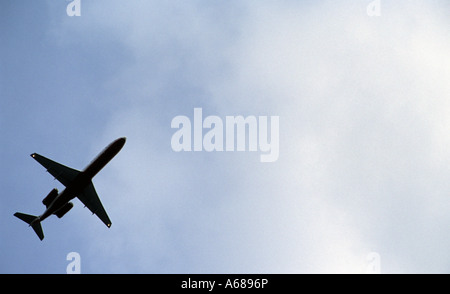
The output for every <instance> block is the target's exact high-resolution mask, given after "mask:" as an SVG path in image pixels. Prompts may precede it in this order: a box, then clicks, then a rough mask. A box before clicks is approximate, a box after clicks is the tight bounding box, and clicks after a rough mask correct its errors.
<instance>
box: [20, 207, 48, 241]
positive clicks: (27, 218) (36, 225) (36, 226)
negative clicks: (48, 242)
mask: <svg viewBox="0 0 450 294" xmlns="http://www.w3.org/2000/svg"><path fill="white" fill-rule="evenodd" d="M14 216H15V217H17V218H19V219H21V220H23V221H24V222H26V223H27V224H29V225H30V226H31V227H32V228H33V230H34V232H35V233H36V234H37V235H38V237H39V239H40V240H41V241H42V240H43V239H44V232H43V231H42V226H41V221H40V220H39V217H37V216H35V215H30V214H25V213H20V212H16V213H15V214H14Z"/></svg>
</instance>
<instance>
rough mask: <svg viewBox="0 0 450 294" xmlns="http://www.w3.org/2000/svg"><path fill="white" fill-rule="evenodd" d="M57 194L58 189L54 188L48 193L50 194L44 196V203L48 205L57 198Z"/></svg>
mask: <svg viewBox="0 0 450 294" xmlns="http://www.w3.org/2000/svg"><path fill="white" fill-rule="evenodd" d="M56 196H58V189H56V188H55V189H53V190H51V191H50V193H48V195H47V196H46V197H45V198H44V200H42V203H43V204H44V205H45V206H46V207H48V206H49V205H50V204H51V203H52V202H53V200H55V198H56Z"/></svg>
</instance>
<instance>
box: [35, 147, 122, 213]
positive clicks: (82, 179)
mask: <svg viewBox="0 0 450 294" xmlns="http://www.w3.org/2000/svg"><path fill="white" fill-rule="evenodd" d="M125 141H126V139H125V138H119V139H117V140H115V141H114V142H112V143H111V144H110V145H108V146H107V147H106V148H105V149H104V150H103V151H102V152H101V153H100V154H99V155H98V156H97V157H96V158H95V159H94V160H93V161H92V162H91V163H90V164H89V165H88V166H87V167H86V168H85V169H84V170H83V171H82V172H80V173H79V174H78V175H77V176H76V177H75V179H74V180H73V181H72V182H71V183H70V184H69V185H68V186H67V187H66V188H65V189H64V190H63V191H62V192H61V193H59V194H58V195H57V196H56V197H55V199H54V200H53V201H52V202H51V203H50V204H49V205H48V207H47V209H46V210H45V211H44V213H43V214H42V215H40V216H39V217H38V218H37V219H36V220H35V221H39V222H41V221H43V220H44V219H46V218H47V217H49V216H50V215H52V214H55V213H56V212H57V211H58V210H60V209H61V208H63V207H64V206H65V205H67V204H68V203H69V201H70V200H72V199H73V198H75V197H77V195H79V194H80V193H82V191H83V190H84V189H85V188H86V187H87V186H88V185H89V184H90V183H91V180H92V178H93V177H94V176H95V175H96V174H97V173H98V172H99V171H100V170H101V169H102V168H104V167H105V165H106V164H108V162H109V161H111V159H113V158H114V156H116V155H117V153H119V151H120V150H121V149H122V147H123V145H124V144H125Z"/></svg>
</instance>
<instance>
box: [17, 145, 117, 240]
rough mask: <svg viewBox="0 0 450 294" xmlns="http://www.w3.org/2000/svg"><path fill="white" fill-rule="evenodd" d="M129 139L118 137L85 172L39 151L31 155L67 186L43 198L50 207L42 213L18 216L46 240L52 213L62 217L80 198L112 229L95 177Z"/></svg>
mask: <svg viewBox="0 0 450 294" xmlns="http://www.w3.org/2000/svg"><path fill="white" fill-rule="evenodd" d="M125 141H126V138H125V137H122V138H119V139H116V140H115V141H114V142H112V143H111V144H109V145H108V146H107V147H106V148H105V149H104V150H103V151H102V152H101V153H100V154H99V155H98V156H97V157H96V158H95V159H94V160H93V161H92V162H91V163H90V164H89V165H88V166H87V167H86V168H85V169H84V170H83V171H78V170H76V169H73V168H70V167H67V166H64V165H62V164H60V163H57V162H55V161H52V160H50V159H48V158H45V157H44V156H41V155H39V154H37V153H33V154H31V157H32V158H34V159H35V160H36V161H37V162H39V163H40V164H41V165H42V166H44V167H45V168H46V169H47V171H48V172H49V173H50V174H51V175H52V176H54V177H55V179H56V180H58V181H59V182H61V184H63V185H64V186H65V187H66V188H65V189H64V190H63V191H62V192H61V193H59V194H58V189H56V188H55V189H53V190H52V191H50V193H49V194H48V195H47V196H46V197H45V198H44V200H42V203H43V204H44V205H45V207H46V209H45V211H44V213H43V214H42V215H40V216H35V215H29V214H24V213H21V212H16V213H15V214H14V216H16V217H17V218H19V219H21V220H23V221H24V222H26V223H28V225H29V226H31V227H32V228H33V230H34V231H35V233H36V234H37V235H38V237H39V239H40V240H41V241H42V240H43V239H44V232H43V231H42V226H41V222H42V221H43V220H44V219H46V218H47V217H49V216H51V215H52V214H54V215H56V216H57V217H58V218H62V217H63V216H64V215H65V214H66V213H67V212H68V211H69V210H70V209H71V208H72V207H73V203H72V202H70V200H72V199H73V198H75V197H78V199H79V200H80V201H81V202H82V203H83V204H84V207H87V208H88V209H89V210H90V211H91V212H92V214H96V215H97V216H98V217H99V218H100V220H101V221H102V222H103V223H104V224H105V225H106V226H107V227H108V228H109V227H111V220H110V219H109V217H108V215H107V214H106V211H105V209H104V208H103V205H102V203H101V202H100V199H99V198H98V195H97V192H96V191H95V188H94V185H93V184H92V178H93V177H94V176H95V175H96V174H97V173H98V172H99V171H100V170H101V169H102V168H103V167H105V165H106V164H107V163H108V162H109V161H110V160H111V159H113V157H114V156H116V155H117V153H119V151H120V150H121V149H122V147H123V145H125Z"/></svg>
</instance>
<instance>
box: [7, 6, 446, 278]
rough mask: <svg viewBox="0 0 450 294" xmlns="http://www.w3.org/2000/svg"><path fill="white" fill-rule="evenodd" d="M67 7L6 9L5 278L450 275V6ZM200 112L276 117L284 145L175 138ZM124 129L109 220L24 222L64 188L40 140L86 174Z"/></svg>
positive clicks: (111, 175) (111, 172) (104, 187)
mask: <svg viewBox="0 0 450 294" xmlns="http://www.w3.org/2000/svg"><path fill="white" fill-rule="evenodd" d="M71 3H72V2H71V1H64V0H59V1H53V0H51V1H50V0H48V1H24V0H20V1H12V0H11V1H10V0H7V1H2V2H1V4H0V135H1V138H2V139H1V150H2V156H1V159H0V163H1V167H2V170H1V176H0V185H1V190H2V193H1V194H2V195H1V197H0V217H1V221H0V273H66V270H67V267H68V265H69V263H70V260H67V257H68V256H72V255H70V253H71V252H76V253H78V254H79V257H80V262H81V263H80V272H81V273H150V274H151V273H365V272H368V271H371V269H373V268H376V269H377V270H376V271H377V272H381V273H450V252H449V250H448V248H449V245H450V232H449V231H448V228H449V226H450V214H449V211H450V198H449V195H450V181H449V180H448V178H449V177H450V83H449V82H448V81H449V80H450V70H449V69H450V55H449V52H450V38H449V35H450V34H449V33H450V31H449V30H450V20H449V18H448V11H449V8H450V7H449V3H448V1H444V0H431V1H419V0H396V1H390V0H380V1H365V0H343V1H300V0H299V1H293V0H283V1H269V0H263V1H261V0H258V1H250V0H246V1H233V0H231V1H204V0H196V1H194V0H192V1H175V0H173V1H138V0H132V1H126V2H124V1H119V0H108V1H106V0H104V1H103V0H96V1H85V0H80V4H81V5H80V15H79V16H69V15H68V14H67V6H68V5H71ZM368 7H369V9H368ZM373 7H375V8H376V9H370V8H373ZM374 14H375V15H374ZM195 108H201V109H202V113H203V118H205V117H207V116H217V117H219V118H221V119H222V120H223V121H224V122H225V119H226V117H227V116H243V117H248V116H254V117H261V116H266V117H272V116H277V117H279V156H278V159H277V160H276V161H273V162H261V160H260V155H261V153H262V151H261V150H257V151H248V149H247V150H246V151H222V152H220V151H212V152H208V151H205V150H203V151H196V152H194V151H191V152H188V151H181V152H175V151H174V150H173V148H172V146H171V139H172V136H173V135H174V133H175V132H176V131H177V129H176V128H172V127H171V122H172V119H173V118H174V117H176V116H186V117H188V118H189V119H190V120H191V122H192V124H193V123H194V122H193V120H194V109H195ZM206 132H207V130H204V132H203V134H205V133H206ZM122 136H125V137H127V143H126V145H125V146H124V148H123V149H122V151H121V152H120V153H119V154H118V155H117V156H116V157H115V158H114V159H113V160H112V161H111V162H110V163H109V164H108V165H107V166H106V167H105V168H104V169H103V170H102V171H101V172H100V173H99V174H98V175H97V176H96V177H95V178H94V179H93V183H94V185H95V187H96V190H97V193H98V195H99V197H100V199H101V201H102V203H103V206H104V207H105V209H106V211H107V212H108V215H109V217H110V218H111V221H112V226H111V228H110V229H108V228H106V227H105V225H104V224H103V223H102V222H101V221H100V220H99V219H98V218H97V217H96V216H95V215H94V216H92V215H91V213H90V212H89V210H88V209H87V208H83V205H82V203H81V202H80V201H79V200H78V199H74V200H73V203H74V207H73V208H72V210H71V211H70V212H68V213H67V214H66V215H65V216H64V217H63V218H62V219H58V218H57V217H56V216H52V217H49V218H48V219H46V220H45V221H44V222H43V223H42V226H43V230H44V234H45V239H44V240H43V241H42V242H41V241H40V240H39V239H38V238H37V236H36V235H35V234H34V232H33V231H32V230H31V229H30V228H29V227H28V226H27V225H26V224H25V223H23V222H22V221H20V220H19V219H17V218H15V217H14V216H13V214H14V213H15V212H16V211H20V212H23V213H29V214H34V215H40V214H41V213H42V212H43V211H44V208H45V207H44V206H43V205H42V204H41V201H42V199H43V198H44V197H45V196H46V195H47V194H48V193H49V192H50V191H51V190H52V189H53V188H58V189H59V190H60V191H62V189H63V188H64V187H63V186H62V185H61V184H60V183H59V182H57V181H55V180H54V179H53V178H52V176H51V175H49V174H48V173H46V172H45V168H43V167H42V166H40V165H39V164H38V163H37V162H36V161H34V160H33V159H32V158H31V157H30V156H29V155H30V154H31V153H34V152H37V153H39V154H42V155H43V156H46V157H48V158H51V159H53V160H55V161H57V162H60V163H62V164H64V165H67V166H70V167H72V168H75V169H79V170H82V169H83V168H84V167H86V166H87V165H88V163H89V162H90V161H91V160H92V159H93V158H94V157H95V156H96V155H97V154H98V153H99V152H100V151H101V150H102V149H103V148H104V147H105V146H107V144H109V143H110V142H112V141H113V140H115V139H116V138H119V137H122ZM374 257H375V258H374Z"/></svg>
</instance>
